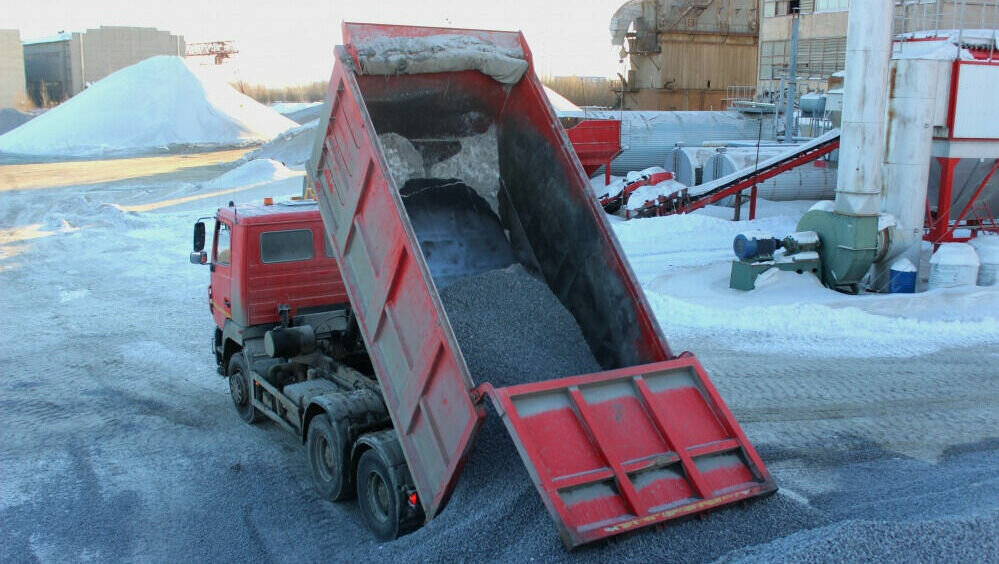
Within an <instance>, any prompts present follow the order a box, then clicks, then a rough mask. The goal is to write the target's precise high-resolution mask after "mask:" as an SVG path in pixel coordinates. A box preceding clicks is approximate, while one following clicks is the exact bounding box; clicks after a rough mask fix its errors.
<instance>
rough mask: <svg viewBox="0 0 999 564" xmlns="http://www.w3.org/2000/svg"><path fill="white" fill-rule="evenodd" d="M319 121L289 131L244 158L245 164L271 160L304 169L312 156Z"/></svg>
mask: <svg viewBox="0 0 999 564" xmlns="http://www.w3.org/2000/svg"><path fill="white" fill-rule="evenodd" d="M318 129H319V120H313V121H310V122H309V123H306V124H305V125H301V126H299V127H295V128H292V129H289V130H287V131H285V132H283V133H281V134H280V135H278V136H277V137H275V138H274V139H271V140H270V141H268V142H267V143H264V144H263V145H261V146H260V147H259V148H257V149H255V150H254V151H252V152H250V153H247V154H246V155H245V156H244V157H243V162H247V161H252V160H254V159H271V160H275V161H278V162H281V163H283V164H284V166H287V167H291V168H296V169H298V168H303V167H304V166H305V162H306V161H308V160H309V156H311V155H312V146H313V144H314V143H315V140H316V131H317V130H318Z"/></svg>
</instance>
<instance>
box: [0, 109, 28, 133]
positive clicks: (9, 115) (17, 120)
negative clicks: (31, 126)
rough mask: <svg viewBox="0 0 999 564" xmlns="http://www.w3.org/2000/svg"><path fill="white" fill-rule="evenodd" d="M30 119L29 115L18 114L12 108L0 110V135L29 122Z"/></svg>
mask: <svg viewBox="0 0 999 564" xmlns="http://www.w3.org/2000/svg"><path fill="white" fill-rule="evenodd" d="M32 117H33V116H32V115H31V114H26V113H24V112H19V111H17V110H15V109H14V108H3V109H0V135H2V134H4V133H7V132H8V131H10V130H12V129H16V128H18V127H20V126H21V125H23V124H25V123H27V122H29V121H31V118H32Z"/></svg>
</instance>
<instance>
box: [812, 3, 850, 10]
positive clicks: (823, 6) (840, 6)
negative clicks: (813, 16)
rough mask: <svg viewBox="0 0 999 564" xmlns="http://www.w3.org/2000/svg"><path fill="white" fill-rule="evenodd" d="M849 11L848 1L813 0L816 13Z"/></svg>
mask: <svg viewBox="0 0 999 564" xmlns="http://www.w3.org/2000/svg"><path fill="white" fill-rule="evenodd" d="M849 9H850V0H815V11H816V12H845V11H847V10H849Z"/></svg>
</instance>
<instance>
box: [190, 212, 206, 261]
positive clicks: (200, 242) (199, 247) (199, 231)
mask: <svg viewBox="0 0 999 564" xmlns="http://www.w3.org/2000/svg"><path fill="white" fill-rule="evenodd" d="M204 249H205V222H204V221H199V222H197V223H195V224H194V251H195V252H200V251H203V250H204ZM191 262H194V258H193V255H192V258H191ZM202 264H204V262H202Z"/></svg>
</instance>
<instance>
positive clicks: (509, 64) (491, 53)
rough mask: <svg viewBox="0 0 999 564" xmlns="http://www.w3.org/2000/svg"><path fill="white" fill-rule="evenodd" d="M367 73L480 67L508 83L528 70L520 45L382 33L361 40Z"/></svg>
mask: <svg viewBox="0 0 999 564" xmlns="http://www.w3.org/2000/svg"><path fill="white" fill-rule="evenodd" d="M357 59H358V62H360V64H361V69H362V71H363V72H364V74H387V75H393V74H421V73H435V72H457V71H464V70H477V71H479V72H481V73H483V74H486V75H488V76H491V77H493V78H494V79H495V80H497V81H499V82H502V83H504V84H516V83H517V82H518V81H519V80H520V77H522V76H524V72H526V71H527V61H526V60H524V53H523V51H522V50H521V49H520V48H503V47H500V46H498V45H496V44H494V43H490V42H488V41H484V40H482V39H479V38H477V37H471V36H468V35H430V36H427V37H379V38H376V39H372V40H369V41H364V42H360V43H359V44H357Z"/></svg>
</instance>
